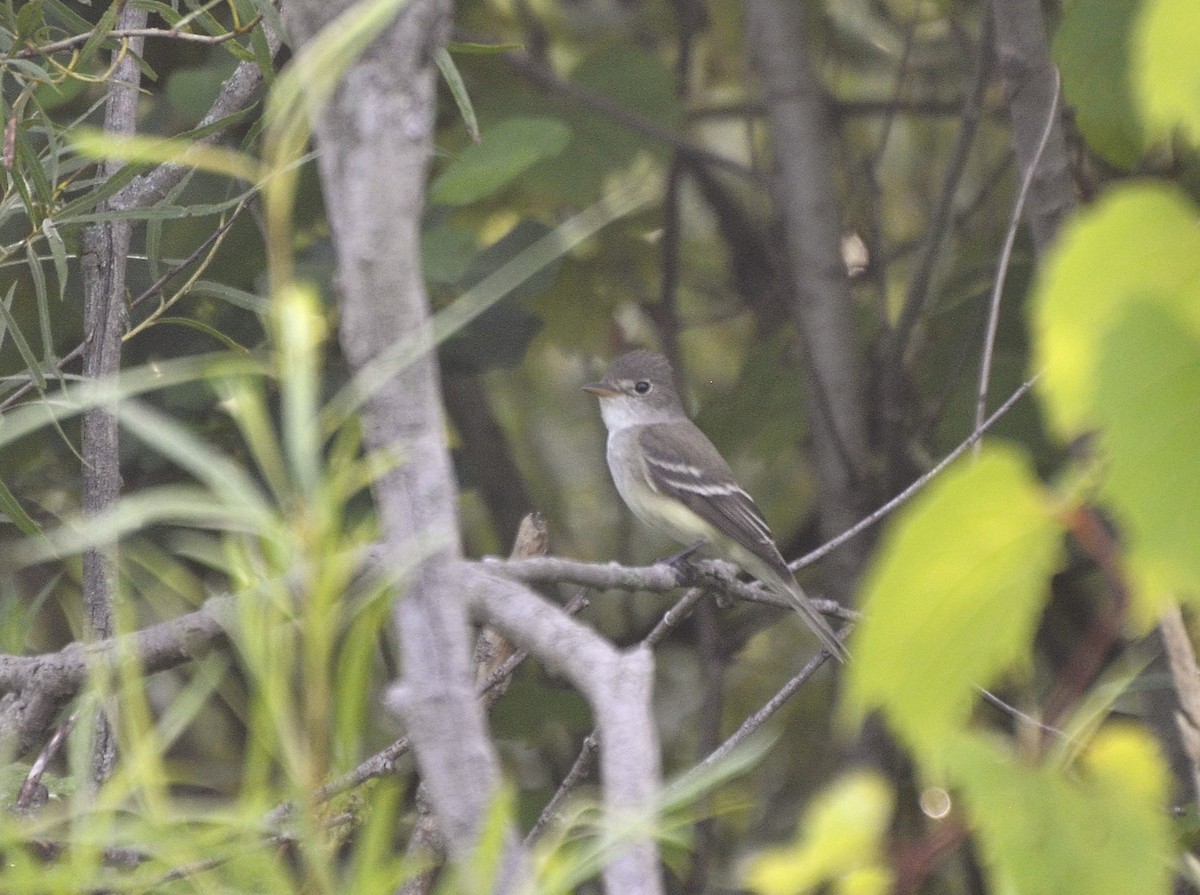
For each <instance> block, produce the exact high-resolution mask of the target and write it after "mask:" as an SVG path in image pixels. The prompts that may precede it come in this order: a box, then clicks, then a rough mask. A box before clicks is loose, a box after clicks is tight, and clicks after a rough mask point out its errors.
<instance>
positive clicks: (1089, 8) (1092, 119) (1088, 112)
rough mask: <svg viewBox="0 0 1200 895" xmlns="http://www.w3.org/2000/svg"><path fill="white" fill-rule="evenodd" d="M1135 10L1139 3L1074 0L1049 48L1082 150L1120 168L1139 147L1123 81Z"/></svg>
mask: <svg viewBox="0 0 1200 895" xmlns="http://www.w3.org/2000/svg"><path fill="white" fill-rule="evenodd" d="M1140 6H1141V0H1075V2H1073V3H1071V4H1070V5H1069V6H1068V7H1067V8H1066V11H1065V12H1064V14H1063V19H1062V24H1061V25H1059V28H1058V33H1057V34H1056V35H1055V37H1054V47H1053V55H1054V59H1055V61H1056V62H1057V63H1058V66H1059V69H1060V70H1061V71H1062V89H1063V94H1064V95H1065V96H1066V99H1067V102H1068V103H1070V104H1071V106H1072V108H1074V109H1075V114H1076V120H1077V121H1078V123H1079V129H1080V131H1082V132H1083V135H1084V137H1085V138H1086V139H1087V142H1088V145H1089V146H1090V147H1091V148H1092V149H1094V150H1095V151H1096V152H1097V153H1098V154H1099V155H1100V156H1101V157H1102V158H1104V160H1105V161H1107V162H1109V163H1110V164H1113V165H1116V166H1117V167H1119V168H1125V169H1128V168H1130V167H1132V166H1133V165H1134V163H1136V162H1137V160H1138V159H1139V158H1140V157H1141V155H1142V151H1143V149H1144V148H1145V138H1144V137H1143V135H1142V128H1141V122H1140V121H1139V119H1138V115H1137V110H1136V109H1135V108H1134V104H1133V97H1132V96H1131V95H1130V85H1129V79H1128V72H1129V60H1130V55H1131V47H1130V43H1131V33H1130V32H1131V31H1132V27H1133V23H1134V21H1135V19H1136V16H1137V12H1138V9H1139V8H1140Z"/></svg>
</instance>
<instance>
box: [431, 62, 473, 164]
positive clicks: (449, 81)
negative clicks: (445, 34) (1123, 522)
mask: <svg viewBox="0 0 1200 895" xmlns="http://www.w3.org/2000/svg"><path fill="white" fill-rule="evenodd" d="M433 58H434V60H435V61H436V62H437V67H438V70H439V71H440V72H441V73H442V77H443V78H445V79H446V86H447V87H449V88H450V95H451V96H453V97H454V102H455V104H456V105H457V106H458V112H459V114H460V115H462V117H463V124H465V125H466V126H467V133H468V134H470V136H471V141H472V142H474V143H478V142H479V119H478V118H476V117H475V107H474V106H472V105H471V95H470V94H469V93H468V92H467V85H466V84H464V83H463V78H462V75H461V74H460V73H459V71H458V66H456V65H455V64H454V60H453V59H451V58H450V54H449V53H447V52H446V50H445V49H444V48H442V47H438V49H437V50H435V51H434V56H433Z"/></svg>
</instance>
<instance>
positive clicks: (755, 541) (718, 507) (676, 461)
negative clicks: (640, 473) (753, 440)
mask: <svg viewBox="0 0 1200 895" xmlns="http://www.w3.org/2000/svg"><path fill="white" fill-rule="evenodd" d="M678 426H687V427H688V428H689V429H690V430H691V432H689V433H686V434H687V436H688V437H685V438H680V437H678V433H677V432H676V433H673V432H672V431H671V430H672V429H674V428H675V427H678ZM673 435H675V437H672V436H673ZM640 440H641V446H642V456H643V457H644V458H645V462H646V472H647V475H648V476H649V478H650V484H651V487H653V488H654V489H655V490H656V491H660V492H662V493H664V494H667V495H669V496H671V497H674V498H675V499H677V500H679V501H680V502H682V503H683V504H684V506H686V507H688V508H689V509H690V510H692V512H694V513H696V514H697V515H699V516H700V517H701V518H702V519H704V520H705V521H706V522H708V523H709V524H710V525H712V526H714V527H715V528H716V529H718V530H719V531H721V532H722V533H724V534H726V535H728V536H729V537H730V538H732V539H733V540H734V541H736V542H737V543H739V544H741V546H742V547H744V548H745V549H747V550H749V551H750V552H751V553H753V554H754V555H755V556H757V557H759V558H760V559H761V560H763V561H764V562H765V563H767V564H768V565H769V566H771V567H772V568H773V569H775V570H776V571H777V572H778V573H780V574H782V575H785V576H786V577H787V578H790V577H791V575H790V573H788V571H787V565H786V563H784V561H783V557H782V556H780V554H779V548H778V547H776V546H775V539H774V537H772V535H771V529H770V527H769V526H768V525H767V522H766V520H765V519H763V516H762V513H761V512H759V509H758V507H757V505H755V503H754V500H753V498H751V497H750V495H749V494H747V493H746V491H745V490H744V489H743V488H742V487H741V486H740V485H739V484H738V483H737V482H736V481H735V480H734V478H733V472H732V470H730V468H729V464H728V463H726V462H725V459H724V458H723V457H722V456H721V454H720V452H719V451H718V450H717V449H716V448H715V447H714V446H713V444H712V442H711V441H709V440H708V438H707V436H705V435H704V434H703V433H702V432H701V431H700V430H699V429H698V428H696V426H695V425H694V424H693V423H692V422H691V421H690V420H689V421H686V422H680V423H660V424H658V425H654V426H645V427H643V429H642V430H641V432H640Z"/></svg>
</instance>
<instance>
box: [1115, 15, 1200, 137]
mask: <svg viewBox="0 0 1200 895" xmlns="http://www.w3.org/2000/svg"><path fill="white" fill-rule="evenodd" d="M1197 34H1200V4H1198V3H1195V2H1194V0H1143V3H1142V14H1141V16H1140V18H1139V21H1138V23H1137V30H1136V31H1135V33H1134V36H1133V55H1134V58H1133V72H1132V74H1133V87H1134V91H1135V93H1136V96H1137V99H1138V102H1139V104H1140V106H1141V111H1142V115H1143V118H1144V119H1145V121H1146V123H1147V124H1148V125H1150V126H1151V127H1162V128H1171V127H1174V126H1175V125H1182V126H1183V129H1184V130H1185V131H1187V132H1188V133H1189V134H1190V135H1191V139H1192V142H1193V143H1200V55H1198V54H1197V53H1196V35H1197Z"/></svg>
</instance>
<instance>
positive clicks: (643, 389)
mask: <svg viewBox="0 0 1200 895" xmlns="http://www.w3.org/2000/svg"><path fill="white" fill-rule="evenodd" d="M651 388H652V386H651V385H650V383H649V382H648V381H647V380H645V379H639V380H638V381H637V382H635V383H634V384H633V390H634V391H635V392H637V393H638V394H639V395H648V394H650V389H651Z"/></svg>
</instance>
